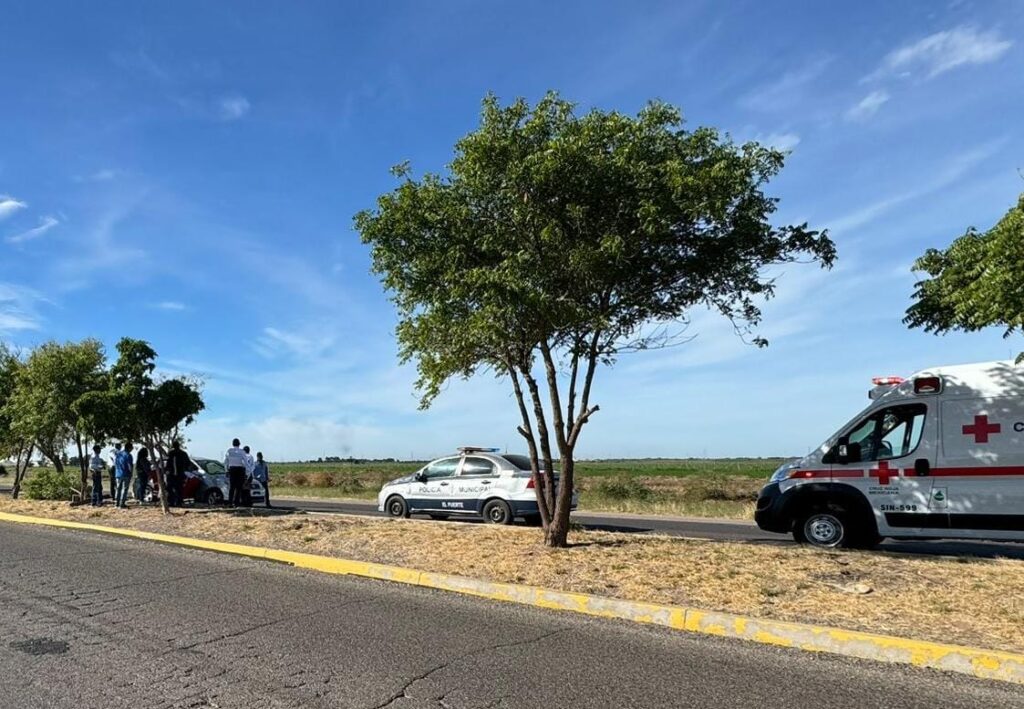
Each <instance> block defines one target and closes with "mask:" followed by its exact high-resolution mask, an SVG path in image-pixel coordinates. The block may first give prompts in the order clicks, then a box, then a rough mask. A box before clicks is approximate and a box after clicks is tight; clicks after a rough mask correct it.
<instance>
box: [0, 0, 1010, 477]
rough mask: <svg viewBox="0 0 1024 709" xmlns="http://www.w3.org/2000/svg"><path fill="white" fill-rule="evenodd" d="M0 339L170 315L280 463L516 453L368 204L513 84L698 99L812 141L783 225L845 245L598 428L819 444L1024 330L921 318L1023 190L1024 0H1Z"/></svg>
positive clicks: (652, 449)
mask: <svg viewBox="0 0 1024 709" xmlns="http://www.w3.org/2000/svg"><path fill="white" fill-rule="evenodd" d="M0 14H2V17H3V20H2V24H3V27H4V30H3V32H2V37H0V66H2V67H3V68H4V70H3V81H2V82H0V339H3V340H6V341H8V342H10V343H13V344H14V345H16V346H23V347H24V346H31V345H33V344H37V343H39V342H43V341H45V340H47V339H51V338H52V339H58V340H68V339H79V338H82V337H86V336H95V337H98V338H100V339H101V340H103V341H104V342H105V343H107V345H108V347H109V348H110V349H112V348H113V345H114V343H115V342H116V341H117V339H118V338H119V337H120V336H122V335H131V336H134V337H141V338H144V339H147V340H149V341H151V342H152V343H153V345H154V347H155V348H156V349H157V351H158V352H159V353H160V356H161V362H162V364H163V368H164V371H166V372H168V373H196V374H200V375H201V376H202V377H203V378H204V380H205V391H206V400H207V406H208V408H207V411H206V412H204V413H203V414H202V416H201V417H200V418H199V420H198V421H197V423H196V424H195V425H194V426H193V427H192V428H191V429H190V433H189V435H190V437H191V446H192V448H193V450H195V451H197V452H198V453H206V454H215V453H217V452H218V451H220V450H221V449H223V448H224V447H225V444H226V443H227V441H228V439H230V438H231V437H232V436H234V435H238V436H240V437H242V438H244V439H245V440H246V441H249V442H251V443H252V444H253V445H255V446H256V447H257V448H260V449H261V450H263V451H265V452H266V453H267V455H268V457H269V458H271V459H285V458H296V457H317V456H320V455H349V454H351V455H356V456H397V457H409V456H417V457H426V456H432V455H436V454H443V453H446V452H448V451H450V450H451V449H452V448H453V447H454V446H456V445H460V444H465V443H475V444H486V445H495V446H502V447H504V446H509V447H510V448H512V449H519V448H521V446H520V445H519V441H518V436H517V434H516V433H515V424H516V416H517V413H516V409H515V405H514V402H513V400H512V399H511V397H510V392H509V391H508V386H507V385H506V384H505V383H504V382H499V381H495V380H493V379H492V378H489V377H479V378H477V379H474V380H472V381H469V382H456V383H453V384H452V385H451V386H450V387H449V388H448V390H447V391H446V392H445V393H444V394H443V395H442V396H441V397H440V399H439V400H438V401H437V402H436V404H435V406H434V407H433V408H432V409H431V410H429V411H426V412H421V411H418V410H417V406H416V403H417V400H416V397H415V395H414V392H413V387H412V382H413V380H414V379H415V374H414V372H413V371H411V369H409V368H400V367H399V366H398V365H397V360H396V356H395V350H396V348H395V342H394V337H393V327H394V323H395V317H394V313H393V309H392V307H391V305H390V304H389V303H388V301H387V299H386V296H385V294H384V293H383V292H382V290H381V288H380V285H379V284H378V282H377V281H376V279H375V278H374V277H373V276H371V275H370V274H369V258H368V253H367V250H366V248H365V247H364V246H362V245H361V244H360V242H359V238H358V234H356V233H355V232H354V231H353V229H352V215H353V214H354V213H355V212H357V211H358V210H360V209H363V208H366V207H369V206H372V204H373V201H374V199H375V197H376V196H377V195H378V194H379V193H381V192H383V191H385V190H388V189H390V188H391V187H392V186H393V185H394V182H393V178H392V177H391V176H390V175H389V174H388V168H389V167H390V166H392V165H394V164H396V163H398V162H401V161H403V160H410V161H412V164H413V167H414V169H416V170H418V171H423V170H441V169H443V167H444V165H445V164H446V162H447V161H448V160H449V159H450V157H451V146H452V144H453V142H454V141H455V140H456V139H457V138H458V137H460V136H461V135H463V134H465V133H466V132H468V131H470V130H472V128H473V127H474V125H475V124H476V121H477V117H478V110H479V103H480V100H481V98H482V97H483V96H484V94H485V93H486V92H488V91H494V92H495V93H497V94H498V95H499V96H500V97H502V98H503V99H506V100H510V99H512V98H514V97H516V96H525V97H527V98H529V99H531V100H533V99H536V98H538V97H539V96H541V95H542V94H543V93H544V91H545V90H547V89H557V90H559V91H561V92H562V93H563V95H564V96H566V97H567V98H570V99H572V100H574V101H577V102H578V103H579V105H580V109H581V110H586V108H588V107H590V106H600V107H601V108H605V109H618V110H622V111H626V112H631V113H632V112H635V111H636V110H638V109H639V108H640V107H641V106H642V105H643V104H644V103H645V102H646V101H647V100H648V99H651V98H661V99H664V100H666V101H669V102H671V103H674V104H676V105H679V106H681V107H682V109H683V112H684V114H685V116H686V118H687V120H688V122H689V125H690V126H691V127H693V126H697V125H713V126H717V127H719V128H720V129H722V130H723V131H728V132H729V133H730V134H732V135H733V136H734V137H735V138H736V139H738V140H746V139H758V140H762V141H765V142H768V143H771V144H773V145H776V146H778V147H780V148H785V149H787V150H791V151H792V155H791V156H790V159H789V161H788V164H787V166H786V168H785V170H784V171H783V173H782V175H780V177H779V178H778V179H777V180H776V181H775V182H774V183H773V184H772V185H771V186H770V192H771V193H772V194H774V195H775V196H778V197H779V198H780V199H781V208H780V212H779V214H778V218H779V221H780V222H783V221H804V220H807V221H809V222H810V223H811V225H813V226H814V227H816V228H828V229H830V231H831V234H832V236H833V237H834V239H835V241H836V243H837V246H838V248H839V262H838V265H837V267H836V268H835V269H834V270H833V271H831V272H822V271H819V270H817V269H815V268H813V267H808V266H794V267H790V268H787V269H784V270H780V271H778V273H777V274H776V275H778V277H779V288H778V297H777V298H776V299H775V300H774V301H772V302H770V303H769V304H768V305H767V307H766V308H765V320H764V325H763V327H762V329H761V333H762V334H764V335H765V336H767V337H768V339H769V340H770V341H771V346H770V347H769V348H767V349H765V350H758V349H755V348H752V347H749V346H746V345H744V344H743V343H742V342H740V341H739V340H738V339H737V338H736V337H735V336H734V335H733V333H732V331H731V329H730V328H729V327H728V326H727V325H725V324H724V323H721V322H718V321H717V320H715V318H713V317H711V316H709V315H707V314H704V313H695V314H694V317H693V322H692V324H691V326H690V330H689V333H690V334H695V335H696V338H695V339H694V340H693V341H692V342H690V343H689V344H687V345H685V346H682V347H677V348H673V349H669V350H664V351H659V352H648V353H641V354H636V355H630V356H628V357H624V358H622V359H621V360H620V362H619V363H618V364H617V365H616V366H615V367H614V368H613V369H610V370H603V371H601V372H600V373H599V375H598V377H599V378H598V381H597V383H596V387H595V399H596V401H597V403H599V404H601V412H600V413H599V414H598V415H596V416H595V417H594V419H593V420H592V424H591V425H590V427H589V428H588V430H587V432H586V433H585V434H584V436H583V438H582V439H581V444H580V449H579V454H580V455H581V456H585V457H619V456H622V457H627V456H628V457H633V456H700V455H710V456H731V455H782V454H796V453H802V452H804V451H806V450H807V449H808V448H809V447H811V446H813V445H816V444H817V443H819V442H820V441H821V440H822V439H824V438H825V437H826V436H827V435H828V434H829V433H831V432H832V431H833V430H834V429H835V428H837V427H838V426H839V425H841V424H842V423H843V422H844V421H846V420H847V419H848V418H849V417H850V416H851V415H852V414H853V413H855V412H856V411H857V410H859V409H860V408H861V407H862V406H863V405H864V404H865V403H866V401H867V398H866V391H867V389H868V386H869V379H870V377H871V376H873V375H880V374H907V373H909V372H911V371H913V370H915V369H919V368H923V367H927V366H930V365H936V364H950V363H958V362H969V361H980V360H987V359H1000V358H1005V357H1007V356H1009V355H1011V354H1012V353H1015V352H1016V351H1017V350H1020V349H1024V344H1022V343H1021V341H1020V340H1019V339H1016V340H1004V339H1002V337H1001V333H999V332H984V333H976V334H972V335H949V336H945V337H941V338H940V337H935V336H933V335H928V334H925V333H922V332H919V331H914V332H911V331H908V330H907V329H906V327H905V326H903V325H902V324H901V317H902V314H903V311H904V310H905V308H906V307H907V305H908V304H909V302H910V300H909V298H910V293H911V290H912V286H913V282H914V276H913V275H912V274H911V273H910V270H909V266H910V264H911V263H912V262H913V260H914V258H915V257H916V256H917V255H919V254H920V253H921V252H922V251H923V250H924V249H926V248H928V247H931V246H944V245H945V244H947V243H948V242H949V241H951V240H952V239H953V238H954V237H956V236H957V235H959V234H960V233H962V232H963V231H964V230H965V229H966V228H967V227H968V226H971V225H975V226H978V227H982V228H985V227H988V226H990V225H991V224H993V223H994V222H995V221H996V220H997V219H998V218H999V217H1000V216H1001V215H1002V214H1003V213H1004V212H1005V211H1006V209H1008V208H1009V207H1010V206H1011V204H1013V203H1014V202H1015V200H1016V196H1017V194H1018V193H1020V192H1021V191H1024V180H1022V178H1021V176H1020V174H1019V173H1018V168H1021V167H1022V166H1024V158H1022V155H1024V131H1021V129H1020V116H1021V115H1022V114H1024V42H1022V41H1021V35H1022V29H1024V4H1021V3H1019V2H1013V1H1012V0H1006V1H1003V2H1000V1H997V0H993V1H991V2H949V3H941V2H929V1H923V2H916V3H915V2H862V3H849V4H847V3H843V4H840V3H797V2H792V3H782V2H780V3H763V2H732V3H721V2H665V3H658V2H645V3H611V2H608V3H601V2H564V3H543V2H522V1H520V2H516V3H511V2H507V3H499V2H491V3H480V2H442V1H439V2H433V3H419V2H408V3H402V2H392V3H349V4H347V5H346V4H342V3H337V2H302V3H283V4H282V3H259V2H245V3H241V2H239V3H228V2H222V3H209V2H185V1H179V2H174V3H130V2H124V3H112V2H98V3H72V2H68V3H27V2H26V3H23V2H17V3H6V4H5V6H4V8H3V9H2V10H0Z"/></svg>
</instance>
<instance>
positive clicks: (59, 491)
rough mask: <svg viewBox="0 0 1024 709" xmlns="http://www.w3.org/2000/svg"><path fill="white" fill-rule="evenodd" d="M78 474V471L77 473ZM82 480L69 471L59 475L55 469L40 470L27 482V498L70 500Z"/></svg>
mask: <svg viewBox="0 0 1024 709" xmlns="http://www.w3.org/2000/svg"><path fill="white" fill-rule="evenodd" d="M76 472H77V471H76ZM79 484H80V480H79V479H78V476H77V475H72V474H71V473H70V472H69V471H68V470H65V471H64V472H63V473H58V472H57V471H56V470H55V469H54V468H40V469H39V470H37V471H36V472H35V473H34V474H33V475H32V477H30V478H28V479H27V480H25V497H27V498H28V499H30V500H69V499H71V491H72V490H77V489H78V486H79Z"/></svg>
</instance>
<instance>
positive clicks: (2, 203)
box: [0, 194, 28, 221]
mask: <svg viewBox="0 0 1024 709" xmlns="http://www.w3.org/2000/svg"><path fill="white" fill-rule="evenodd" d="M27 206H28V205H27V204H25V203H24V202H22V201H20V200H17V199H14V197H11V196H9V195H5V194H0V221H2V220H4V219H7V217H9V216H11V215H12V214H14V213H15V212H17V211H18V210H19V209H24V208H25V207H27Z"/></svg>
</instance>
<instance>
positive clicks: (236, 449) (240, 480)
mask: <svg viewBox="0 0 1024 709" xmlns="http://www.w3.org/2000/svg"><path fill="white" fill-rule="evenodd" d="M224 468H225V469H227V471H228V504H229V505H230V506H231V507H241V506H242V496H243V491H244V490H245V482H246V480H249V479H252V480H255V481H256V482H258V483H259V484H260V485H262V486H263V491H264V498H263V501H264V504H266V506H267V507H270V466H268V465H267V461H265V460H263V452H262V451H257V452H256V457H255V458H253V457H252V452H251V450H250V448H249V446H243V445H242V442H241V441H240V440H238V439H237V438H236V439H234V440H233V441H231V447H230V448H228V452H227V453H225V454H224Z"/></svg>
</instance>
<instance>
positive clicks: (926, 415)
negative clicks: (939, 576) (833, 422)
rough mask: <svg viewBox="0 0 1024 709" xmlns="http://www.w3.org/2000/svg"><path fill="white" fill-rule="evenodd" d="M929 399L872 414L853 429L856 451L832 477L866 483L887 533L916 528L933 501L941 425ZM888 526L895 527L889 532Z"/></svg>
mask: <svg viewBox="0 0 1024 709" xmlns="http://www.w3.org/2000/svg"><path fill="white" fill-rule="evenodd" d="M935 418H936V417H935V415H934V413H931V414H930V412H929V405H928V404H927V403H924V402H920V403H919V402H913V403H905V404H895V405H893V406H887V407H885V408H883V409H880V410H878V411H874V412H872V413H871V414H869V415H868V416H867V417H866V418H865V419H863V420H861V421H860V422H859V423H857V424H856V425H855V426H854V427H853V429H851V431H850V433H849V434H848V438H849V443H850V444H854V445H848V448H849V449H850V450H851V452H852V453H853V455H852V456H850V460H849V462H848V463H847V464H845V465H837V466H835V467H834V468H833V471H832V477H833V478H834V479H835V481H836V482H844V483H848V484H851V485H854V486H856V487H858V488H860V489H861V491H862V492H864V493H865V494H866V496H867V498H868V502H869V503H870V505H871V507H872V509H873V510H874V513H875V519H876V521H877V522H878V526H879V528H880V531H881V532H882V533H883V535H886V536H888V535H898V534H899V533H900V532H901V531H902V532H903V533H906V534H910V533H916V532H917V530H919V529H920V528H922V527H925V526H927V523H928V515H929V512H930V506H931V495H932V491H931V488H932V478H931V477H930V475H929V472H930V470H931V468H932V467H933V466H934V463H935V457H936V450H935V439H936V436H935V432H936V430H937V425H936V422H935ZM885 527H890V528H894V529H893V530H891V531H889V532H888V534H887V533H886V530H885Z"/></svg>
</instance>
